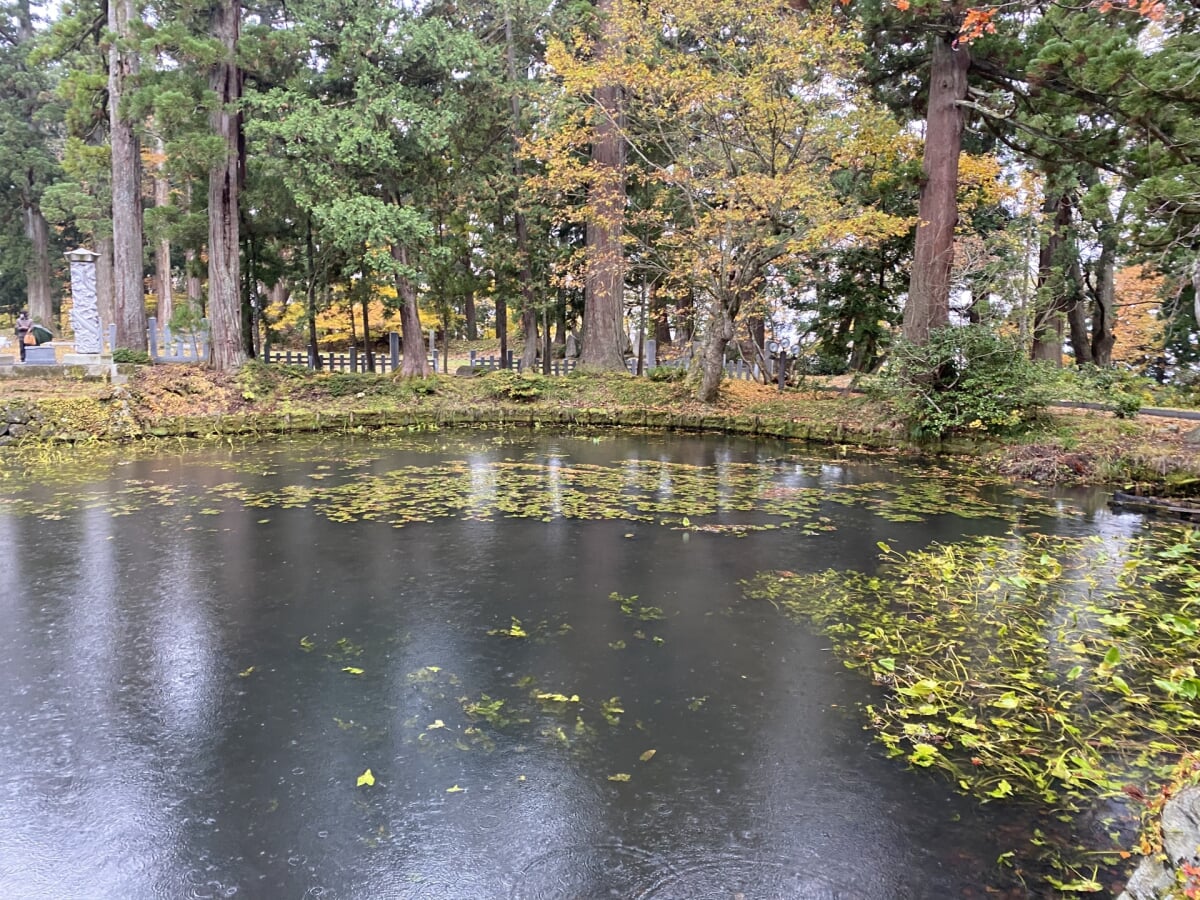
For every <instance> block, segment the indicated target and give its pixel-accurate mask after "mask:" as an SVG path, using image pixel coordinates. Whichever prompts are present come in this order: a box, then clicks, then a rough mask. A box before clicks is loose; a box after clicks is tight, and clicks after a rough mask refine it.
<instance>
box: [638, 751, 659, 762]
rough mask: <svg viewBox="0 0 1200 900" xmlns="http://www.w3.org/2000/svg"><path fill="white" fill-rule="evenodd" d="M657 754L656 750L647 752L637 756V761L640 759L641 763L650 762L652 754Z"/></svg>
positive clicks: (652, 757)
mask: <svg viewBox="0 0 1200 900" xmlns="http://www.w3.org/2000/svg"><path fill="white" fill-rule="evenodd" d="M657 752H658V751H657V750H647V751H646V752H645V753H643V754H642V755H641V756H639V757H638V759H640V760H641V761H642V762H650V760H652V759H654V754H655V753H657Z"/></svg>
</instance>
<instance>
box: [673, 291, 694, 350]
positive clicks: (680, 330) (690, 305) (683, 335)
mask: <svg viewBox="0 0 1200 900" xmlns="http://www.w3.org/2000/svg"><path fill="white" fill-rule="evenodd" d="M675 315H676V319H675V331H676V334H677V336H678V338H679V342H680V343H681V344H690V343H691V342H692V341H694V340H695V339H696V293H695V291H694V290H693V289H692V288H690V287H689V288H685V293H684V295H683V296H682V297H681V298H680V299H679V309H678V311H677V312H676V314H675Z"/></svg>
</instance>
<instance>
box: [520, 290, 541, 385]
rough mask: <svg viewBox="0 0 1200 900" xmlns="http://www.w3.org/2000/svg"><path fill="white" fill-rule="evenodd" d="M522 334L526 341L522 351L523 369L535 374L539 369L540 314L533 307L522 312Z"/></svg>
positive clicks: (527, 307) (528, 307)
mask: <svg viewBox="0 0 1200 900" xmlns="http://www.w3.org/2000/svg"><path fill="white" fill-rule="evenodd" d="M521 334H522V335H523V336H524V341H525V346H524V347H523V348H522V349H521V368H522V369H524V370H525V371H526V372H533V371H535V370H536V369H537V358H538V314H537V310H536V309H534V308H533V307H532V306H526V307H525V308H524V309H522V310H521Z"/></svg>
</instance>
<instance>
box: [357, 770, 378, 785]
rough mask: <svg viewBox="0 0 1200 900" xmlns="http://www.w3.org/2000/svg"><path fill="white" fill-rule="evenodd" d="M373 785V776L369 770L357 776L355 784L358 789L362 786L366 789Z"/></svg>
mask: <svg viewBox="0 0 1200 900" xmlns="http://www.w3.org/2000/svg"><path fill="white" fill-rule="evenodd" d="M374 783H375V774H374V773H373V772H372V771H371V770H370V769H367V771H365V772H363V773H362V774H361V775H359V776H358V784H357V786H358V787H362V786H363V785H364V784H365V785H366V786H367V787H370V786H371V785H373V784H374Z"/></svg>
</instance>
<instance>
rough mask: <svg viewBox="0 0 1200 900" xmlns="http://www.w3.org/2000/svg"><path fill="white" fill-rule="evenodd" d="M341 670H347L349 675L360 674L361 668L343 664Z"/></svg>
mask: <svg viewBox="0 0 1200 900" xmlns="http://www.w3.org/2000/svg"><path fill="white" fill-rule="evenodd" d="M342 671H343V672H349V673H350V674H351V675H361V674H362V673H363V670H362V669H360V668H359V667H358V666H343V667H342Z"/></svg>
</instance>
